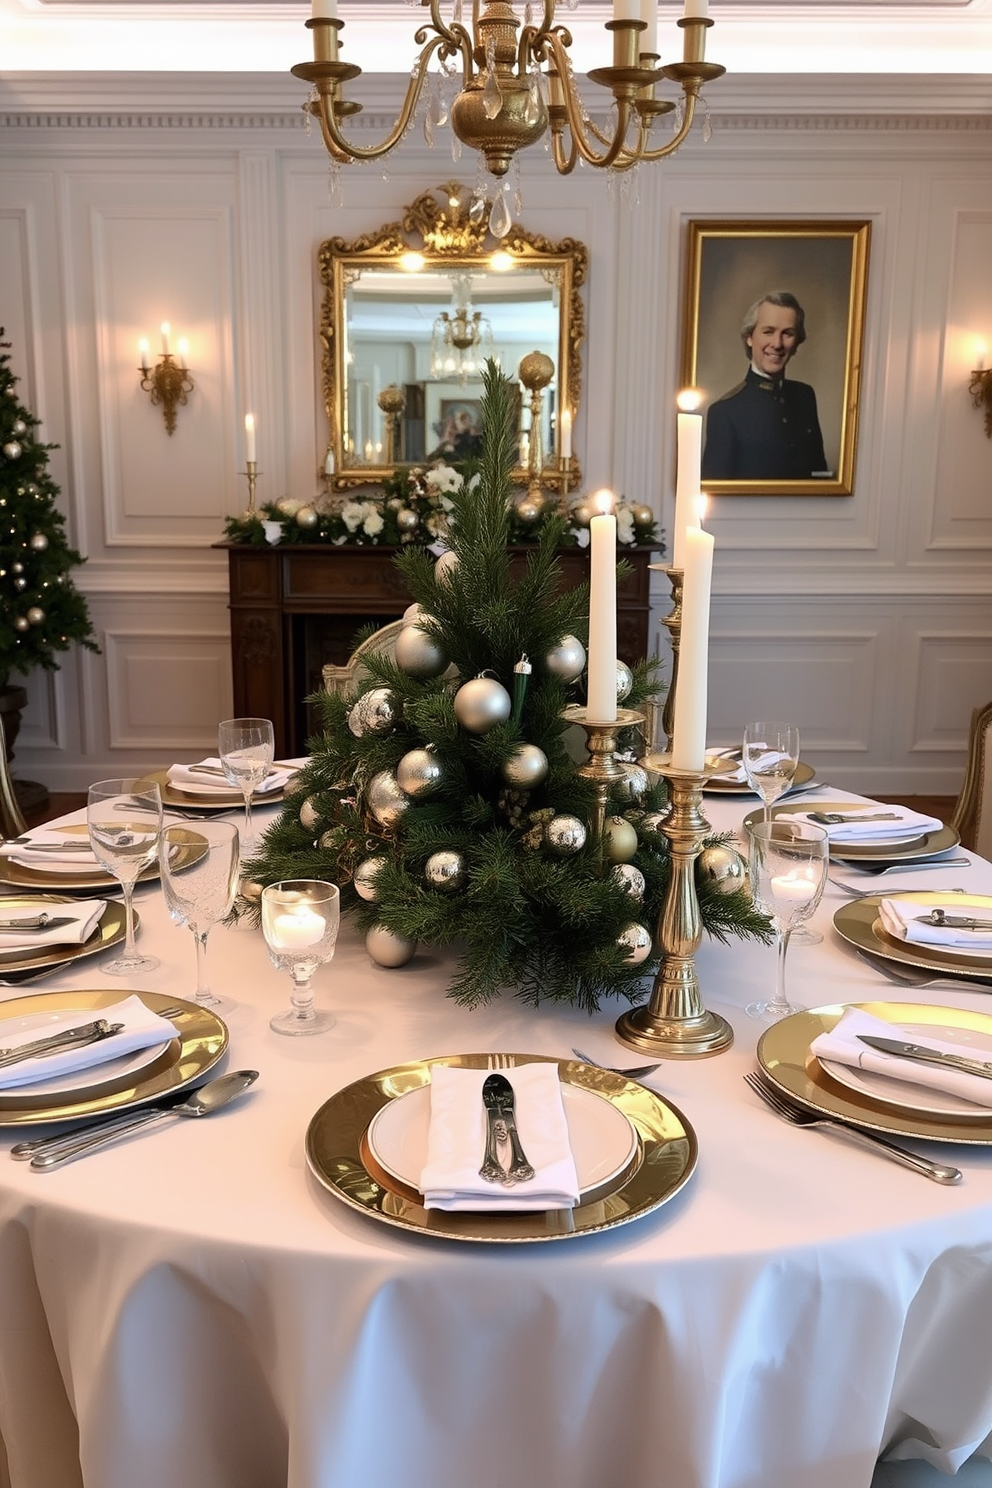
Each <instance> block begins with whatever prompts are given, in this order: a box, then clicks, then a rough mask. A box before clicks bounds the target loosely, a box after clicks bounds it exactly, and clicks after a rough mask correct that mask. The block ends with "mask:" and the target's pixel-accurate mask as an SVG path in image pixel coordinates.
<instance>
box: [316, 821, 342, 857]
mask: <svg viewBox="0 0 992 1488" xmlns="http://www.w3.org/2000/svg"><path fill="white" fill-rule="evenodd" d="M337 845H338V838H337V832H336V831H335V829H334V828H333V827H332V828H331V829H330V831H328V832H321V834H320V836H319V837H318V838H317V846H318V847H320V848H323V850H324V852H330V851H331V849H332V848H335V847H337Z"/></svg>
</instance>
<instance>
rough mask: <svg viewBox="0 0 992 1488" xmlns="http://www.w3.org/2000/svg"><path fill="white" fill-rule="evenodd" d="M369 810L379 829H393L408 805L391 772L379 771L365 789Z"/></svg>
mask: <svg viewBox="0 0 992 1488" xmlns="http://www.w3.org/2000/svg"><path fill="white" fill-rule="evenodd" d="M365 799H366V801H367V802H368V807H369V810H370V811H371V813H372V815H373V816H374V817H375V819H376V821H377V822H378V823H379V825H380V826H381V827H393V826H395V825H396V823H397V822H398V821H399V819H400V817H401V816H402V815H403V813H404V811H405V810H406V809H407V807H408V806H409V804H410V801H409V798H408V797H407V796H405V795H404V794H403V792H402V791H401V790H400V787H399V783H398V781H397V779H396V776H395V775H394V774H393V772H392V770H380V771H379V773H378V774H377V775H373V776H372V779H371V780H370V781H369V783H368V785H367V786H366V788H365Z"/></svg>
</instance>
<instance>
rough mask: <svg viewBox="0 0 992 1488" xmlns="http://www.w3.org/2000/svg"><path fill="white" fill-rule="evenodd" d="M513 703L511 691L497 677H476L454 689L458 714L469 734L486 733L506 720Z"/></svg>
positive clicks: (455, 706) (455, 707) (456, 713)
mask: <svg viewBox="0 0 992 1488" xmlns="http://www.w3.org/2000/svg"><path fill="white" fill-rule="evenodd" d="M512 706H513V703H512V700H511V698H510V694H509V693H508V692H507V690H506V688H505V687H504V686H503V684H502V682H497V681H496V678H495V677H473V678H472V680H471V682H466V683H465V684H464V686H463V687H459V689H458V691H457V692H456V693H455V701H454V709H455V717H456V718H457V719H458V722H459V723H460V724H461V726H462V728H463V729H468V731H469V733H470V734H487V733H488V732H489V730H490V729H491V728H495V727H496V725H497V724H498V723H505V722H506V720H507V719H508V718H509V716H510V709H511V708H512Z"/></svg>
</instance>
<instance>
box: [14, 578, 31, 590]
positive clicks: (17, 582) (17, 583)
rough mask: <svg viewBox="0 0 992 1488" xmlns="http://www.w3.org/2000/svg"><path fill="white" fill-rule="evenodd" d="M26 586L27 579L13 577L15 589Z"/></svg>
mask: <svg viewBox="0 0 992 1488" xmlns="http://www.w3.org/2000/svg"><path fill="white" fill-rule="evenodd" d="M27 587H28V581H27V579H15V580H14V588H15V589H26V588H27Z"/></svg>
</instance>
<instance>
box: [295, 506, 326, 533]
mask: <svg viewBox="0 0 992 1488" xmlns="http://www.w3.org/2000/svg"><path fill="white" fill-rule="evenodd" d="M319 521H320V518H319V517H318V515H317V513H316V512H315V511H314V509H313V507H312V506H301V507H300V509H299V511H298V512H297V513H296V525H297V526H298V527H302V528H303V529H304V530H307V529H309V528H311V527H316V525H317V523H318V522H319Z"/></svg>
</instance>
